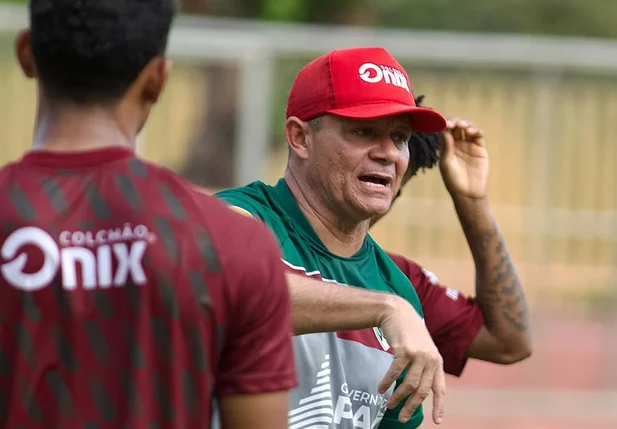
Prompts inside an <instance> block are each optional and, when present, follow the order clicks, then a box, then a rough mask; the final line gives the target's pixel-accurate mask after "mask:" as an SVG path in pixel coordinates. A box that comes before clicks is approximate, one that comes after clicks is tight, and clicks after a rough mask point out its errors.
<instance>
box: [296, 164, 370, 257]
mask: <svg viewBox="0 0 617 429" xmlns="http://www.w3.org/2000/svg"><path fill="white" fill-rule="evenodd" d="M285 182H287V186H289V189H290V190H291V193H292V194H293V196H294V198H295V199H296V201H297V202H298V206H299V207H300V210H302V213H303V214H304V216H305V217H306V219H307V220H308V221H309V223H310V224H311V226H312V227H313V229H314V230H315V232H316V233H317V235H318V236H319V239H320V240H321V241H322V243H323V244H324V245H325V246H326V247H327V248H328V250H329V251H330V252H332V253H334V254H335V255H338V256H342V257H344V258H349V257H351V256H353V255H355V254H356V253H357V252H358V251H359V250H360V249H361V248H362V245H363V244H364V240H365V239H366V236H367V234H368V228H369V220H366V221H363V222H355V221H350V222H345V221H344V220H342V219H341V216H339V215H337V214H336V213H334V212H333V211H332V210H330V209H328V208H327V205H326V204H324V203H323V202H322V201H321V199H320V198H319V197H318V196H317V195H316V194H315V192H314V191H312V190H311V189H310V187H308V186H306V184H305V183H304V182H302V181H299V180H297V179H296V176H295V175H294V174H293V172H291V171H290V170H289V169H287V170H286V171H285Z"/></svg>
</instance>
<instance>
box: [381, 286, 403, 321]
mask: <svg viewBox="0 0 617 429" xmlns="http://www.w3.org/2000/svg"><path fill="white" fill-rule="evenodd" d="M380 295H382V297H380V298H379V304H378V311H377V314H376V319H375V325H374V326H377V327H380V326H381V325H383V323H384V321H385V320H386V319H387V318H389V317H391V316H392V314H393V313H395V312H396V311H397V309H398V308H399V307H400V305H401V302H403V301H404V300H403V299H402V298H401V297H399V296H397V295H392V294H389V293H380Z"/></svg>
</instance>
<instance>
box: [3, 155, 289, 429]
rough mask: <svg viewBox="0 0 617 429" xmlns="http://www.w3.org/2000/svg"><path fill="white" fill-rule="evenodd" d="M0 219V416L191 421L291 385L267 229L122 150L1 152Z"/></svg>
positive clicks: (121, 423) (85, 422) (110, 423)
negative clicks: (237, 397)
mask: <svg viewBox="0 0 617 429" xmlns="http://www.w3.org/2000/svg"><path fill="white" fill-rule="evenodd" d="M0 228H1V229H0V428H2V429H4V428H6V429H20V428H22V429H43V428H45V429H48V428H58V429H125V428H126V429H129V428H130V429H153V428H156V429H164V428H183V429H192V428H200V429H203V428H208V427H209V422H210V420H211V412H212V410H211V401H212V398H213V396H221V395H234V394H244V393H260V392H271V391H281V390H288V389H290V388H292V387H294V386H295V385H296V375H295V371H294V367H293V362H294V359H293V355H292V353H293V352H292V344H291V335H292V331H291V316H290V299H289V293H288V289H287V285H286V283H285V278H284V272H283V266H282V264H281V262H280V255H279V251H278V246H277V245H276V243H275V242H274V239H273V238H271V236H270V233H269V232H268V231H267V230H266V228H265V227H263V226H261V225H259V224H257V223H256V222H254V221H252V220H250V219H247V218H245V217H243V216H240V215H238V214H235V213H233V212H232V211H231V210H229V209H228V208H226V207H225V206H224V205H223V204H222V203H221V202H219V201H217V200H216V199H215V198H214V197H210V196H206V195H204V194H202V193H201V192H199V191H197V190H195V189H193V188H192V186H191V185H190V184H189V183H188V182H186V181H185V180H183V179H181V178H180V177H179V176H177V175H175V174H173V173H171V172H169V171H167V170H165V169H162V168H159V167H156V166H154V165H152V164H149V163H147V162H143V161H141V160H139V159H138V158H136V157H135V156H134V154H133V152H132V151H130V150H127V149H123V148H111V149H104V150H99V151H92V152H85V153H78V154H76V153H75V154H54V153H50V152H31V153H29V154H27V155H26V156H25V157H24V158H23V159H22V160H21V161H20V162H18V163H14V164H10V165H8V166H7V167H5V168H4V169H2V170H0ZM239 412H241V410H239Z"/></svg>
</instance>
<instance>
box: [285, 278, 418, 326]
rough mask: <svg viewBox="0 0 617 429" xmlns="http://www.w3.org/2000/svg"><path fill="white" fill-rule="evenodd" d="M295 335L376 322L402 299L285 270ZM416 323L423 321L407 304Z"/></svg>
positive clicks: (392, 309)
mask: <svg viewBox="0 0 617 429" xmlns="http://www.w3.org/2000/svg"><path fill="white" fill-rule="evenodd" d="M287 284H288V286H289V292H290V295H291V301H292V322H293V328H294V333H295V334H296V335H302V334H311V333H316V332H335V331H353V330H356V329H365V328H372V327H375V326H380V325H381V323H382V321H383V318H384V317H385V316H386V315H388V314H391V313H392V312H393V311H394V309H395V307H396V305H400V304H401V302H402V301H403V300H402V299H400V298H398V297H396V296H394V295H390V294H386V293H380V292H372V291H369V290H366V289H362V288H357V287H353V286H340V285H337V284H334V283H326V282H322V281H320V280H316V279H313V278H310V277H306V276H304V275H302V274H293V273H287ZM409 310H410V315H411V316H410V317H411V318H412V319H413V320H414V323H415V324H417V325H418V326H422V325H423V322H422V319H421V318H420V316H418V314H417V313H416V312H415V311H414V310H413V308H411V307H409Z"/></svg>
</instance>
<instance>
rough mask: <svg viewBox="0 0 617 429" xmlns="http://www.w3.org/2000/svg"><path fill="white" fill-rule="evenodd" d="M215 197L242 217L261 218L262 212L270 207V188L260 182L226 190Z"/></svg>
mask: <svg viewBox="0 0 617 429" xmlns="http://www.w3.org/2000/svg"><path fill="white" fill-rule="evenodd" d="M215 196H216V197H217V198H219V199H221V200H223V201H225V203H226V204H227V205H229V206H230V207H233V208H234V210H236V211H237V212H238V213H240V214H243V215H252V216H254V217H263V216H262V215H263V214H264V212H265V211H268V210H269V209H271V207H272V187H271V186H269V185H266V184H265V183H263V182H260V181H257V182H253V183H250V184H248V185H246V186H241V187H237V188H231V189H226V190H224V191H220V192H217V193H216V194H215Z"/></svg>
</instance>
